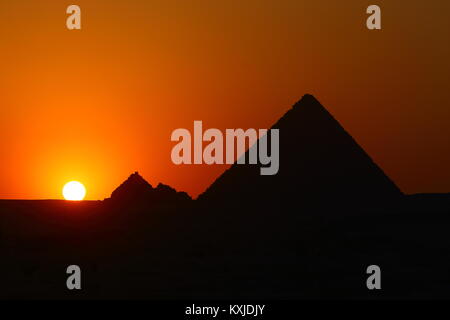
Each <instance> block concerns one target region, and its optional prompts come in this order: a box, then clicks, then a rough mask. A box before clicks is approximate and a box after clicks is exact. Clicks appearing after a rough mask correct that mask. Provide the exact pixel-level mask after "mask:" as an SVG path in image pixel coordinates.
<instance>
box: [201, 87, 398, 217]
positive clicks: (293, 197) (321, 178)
mask: <svg viewBox="0 0 450 320" xmlns="http://www.w3.org/2000/svg"><path fill="white" fill-rule="evenodd" d="M272 129H279V134H280V164H279V172H278V174H276V175H272V176H261V175H260V165H249V164H246V165H242V164H234V165H233V166H232V167H231V168H230V169H229V170H227V171H226V172H225V173H224V174H223V175H222V176H220V177H219V178H218V179H217V180H216V181H215V182H214V183H213V184H212V185H211V186H210V187H209V188H208V189H207V190H206V192H205V193H203V194H202V195H201V196H200V197H199V200H200V201H203V202H204V201H207V202H208V203H211V202H214V203H217V204H220V205H230V206H233V205H234V206H236V207H242V206H243V205H246V204H247V205H249V206H251V207H253V208H255V207H264V208H266V207H267V206H272V205H275V206H277V207H281V206H286V207H289V206H290V205H294V206H295V207H299V206H303V205H311V206H322V205H329V206H336V205H344V206H349V205H360V204H377V203H382V202H385V201H390V200H392V199H398V198H400V197H401V196H402V192H401V191H400V190H399V188H398V187H397V186H396V185H395V184H394V183H393V182H392V181H391V180H390V179H389V178H388V177H387V176H386V175H385V174H384V172H383V171H382V170H381V169H380V168H379V167H378V166H377V165H376V164H375V163H374V162H373V161H372V159H371V158H370V157H369V156H368V155H367V154H366V153H365V152H364V150H363V149H362V148H361V147H360V146H359V145H358V144H357V143H356V142H355V140H354V139H353V138H352V137H351V136H350V135H349V134H348V133H347V132H346V131H345V130H344V129H343V128H342V126H341V125H340V124H339V123H338V122H337V121H336V120H335V119H334V118H333V116H332V115H331V114H330V113H329V112H328V111H327V110H325V108H324V107H323V106H322V105H321V104H320V103H319V102H318V101H317V100H316V99H315V98H314V97H313V96H311V95H305V96H304V97H303V98H302V99H301V100H300V101H299V102H297V103H296V104H295V105H294V107H293V108H292V109H290V110H289V111H288V112H287V113H286V114H285V115H284V116H283V117H282V118H281V119H280V120H278V122H276V123H275V124H274V125H273V127H272ZM269 140H270V139H269ZM269 150H270V149H269ZM246 158H247V159H248V151H247V153H246ZM258 204H260V205H258Z"/></svg>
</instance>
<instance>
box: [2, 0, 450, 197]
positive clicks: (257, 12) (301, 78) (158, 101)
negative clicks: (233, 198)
mask: <svg viewBox="0 0 450 320" xmlns="http://www.w3.org/2000/svg"><path fill="white" fill-rule="evenodd" d="M374 3H376V4H378V5H379V6H380V7H381V8H382V27H383V30H382V31H369V30H367V28H366V27H365V19H366V17H367V15H366V14H365V9H366V7H367V6H368V5H370V4H374ZM70 4H78V5H79V6H80V7H81V9H82V30H81V31H69V30H67V29H66V24H65V20H66V17H67V15H66V14H65V10H66V8H67V6H68V5H70ZM448 12H450V2H444V1H437V0H435V1H418V0H417V1H407V2H403V1H402V2H400V1H381V0H376V1H359V0H358V1H357V0H352V1H349V0H347V1H335V0H315V1H302V0H293V1H283V0H272V1H264V0H245V1H242V0H240V1H237V0H227V1H207V0H204V1H195V0H194V1H187V0H186V1H180V0H178V1H168V0H161V1H144V0H141V1H138V0H127V1H119V0H115V1H111V0H110V1H106V0H95V1H94V0H89V1H82V0H74V1H70V2H69V1H57V0H44V1H35V0H14V1H13V0H8V1H7V0H5V1H1V2H0V38H1V39H2V41H1V43H0V48H1V50H0V136H1V140H0V150H1V158H0V176H1V182H0V198H32V199H35V198H61V197H62V195H61V189H62V186H63V185H64V183H65V182H67V181H69V180H79V181H81V182H83V183H84V184H85V185H86V187H87V189H88V194H87V198H88V199H103V198H104V197H107V196H109V195H110V193H111V191H112V190H113V189H114V188H115V187H116V186H117V185H118V184H120V182H122V181H123V180H124V179H126V178H127V177H128V175H129V174H131V173H132V172H134V171H136V170H139V172H140V173H141V174H142V175H143V176H144V177H145V178H146V179H147V180H148V181H149V182H150V183H152V184H153V185H156V184H157V183H158V182H163V183H166V184H169V185H171V186H173V187H175V188H177V189H179V190H184V191H187V192H188V193H189V194H191V195H193V196H196V195H198V193H199V192H202V191H203V190H204V189H205V188H206V187H207V186H208V185H209V184H210V183H211V182H212V181H213V180H214V179H215V178H216V177H217V176H218V175H219V174H220V173H221V172H222V171H223V170H224V169H225V168H226V167H225V166H211V167H206V166H193V165H191V166H175V165H173V164H172V163H171V160H170V150H171V148H172V146H173V145H174V143H172V142H171V141H170V134H171V132H172V131H173V130H174V129H176V128H180V127H183V128H189V129H190V128H192V125H193V121H194V120H202V121H203V125H204V127H205V128H210V127H215V128H219V129H225V128H237V127H242V128H249V127H252V128H267V127H270V125H271V124H273V123H274V122H275V121H276V120H277V119H278V118H279V117H280V116H281V115H282V114H284V112H286V111H287V109H288V108H290V106H291V105H292V104H293V103H295V102H296V100H298V99H299V98H300V97H301V96H302V95H303V94H304V93H312V94H314V95H315V96H316V97H317V98H318V99H319V100H320V101H321V102H322V104H323V105H324V106H325V107H326V108H327V109H328V110H329V111H330V112H331V113H332V114H333V115H334V116H335V117H336V118H337V119H338V120H339V121H340V122H341V124H342V125H343V126H344V127H345V128H346V129H347V130H348V131H349V132H350V133H351V134H352V135H353V136H354V137H355V139H356V140H357V141H358V142H359V143H360V144H361V145H362V146H363V147H364V148H365V150H366V151H367V152H368V153H369V154H370V155H371V156H372V158H373V159H374V160H375V161H376V162H377V163H378V164H379V165H380V166H381V167H382V168H383V169H384V170H385V172H386V173H387V174H388V175H389V176H390V177H392V178H393V179H394V180H395V182H396V183H397V184H398V185H399V187H400V188H401V189H402V190H403V191H405V192H407V193H414V192H450V169H449V164H450V148H449V146H450V85H449V79H450V61H449V57H450V52H449V51H450V50H449V49H450V44H449V41H448V36H449V32H450V19H449V18H448ZM282 165H283V164H282V162H281V163H280V166H282Z"/></svg>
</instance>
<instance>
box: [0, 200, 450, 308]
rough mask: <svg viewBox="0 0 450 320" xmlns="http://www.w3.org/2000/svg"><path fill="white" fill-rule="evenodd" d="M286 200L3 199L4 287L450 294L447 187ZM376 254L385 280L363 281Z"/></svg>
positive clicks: (9, 290) (56, 291)
mask: <svg viewBox="0 0 450 320" xmlns="http://www.w3.org/2000/svg"><path fill="white" fill-rule="evenodd" d="M286 210H292V211H290V212H286V211H284V212H283V211H279V212H277V211H272V210H268V212H257V214H258V215H259V216H260V218H259V220H253V219H245V217H243V218H242V219H227V218H225V217H226V215H224V214H223V213H224V212H213V211H211V210H201V209H199V208H198V205H197V204H196V202H195V201H193V202H190V203H187V204H186V206H185V207H184V208H178V209H174V208H171V207H170V206H167V207H159V208H153V209H151V210H149V211H147V210H145V209H144V208H142V207H140V208H134V209H132V208H128V209H127V210H122V209H121V208H118V207H117V206H115V205H114V206H112V205H111V204H109V203H108V202H107V201H106V202H87V201H86V202H66V201H0V226H1V229H0V234H1V240H0V241H1V242H0V243H1V249H0V253H1V257H2V263H1V265H0V271H1V274H2V279H3V280H2V285H1V290H0V297H1V298H32V299H44V298H144V299H176V298H205V299H208V298H275V299H276V298H283V299H284V298H449V297H450V293H449V291H448V285H449V281H450V279H449V272H448V270H450V259H449V258H450V257H449V250H448V249H449V248H450V240H449V239H450V237H449V236H448V226H449V224H450V218H449V217H450V196H449V195H431V194H430V195H414V196H405V198H404V199H402V200H400V201H399V202H398V203H396V204H392V205H391V206H389V207H386V208H366V209H358V210H357V209H352V210H351V212H350V211H347V212H345V214H343V213H342V212H338V211H335V210H333V209H332V208H329V209H324V208H322V209H321V210H320V211H318V210H315V209H314V208H309V209H303V210H295V209H286ZM244 213H247V214H248V215H250V216H253V214H254V213H252V212H248V211H246V212H244V211H243V212H242V216H244ZM287 213H288V214H287ZM213 215H215V216H221V217H223V218H222V219H217V218H214V219H212V218H210V216H213ZM274 217H279V218H282V217H284V218H285V219H282V220H281V221H280V220H276V219H275V218H274ZM276 221H278V222H276ZM71 264H76V265H79V266H80V267H81V269H82V290H80V291H76V290H75V291H69V290H68V289H67V288H66V278H67V276H68V275H67V274H66V268H67V266H69V265H71ZM371 264H376V265H378V266H380V267H381V271H382V290H380V291H369V290H367V288H366V279H367V277H368V275H367V274H366V268H367V266H369V265H371Z"/></svg>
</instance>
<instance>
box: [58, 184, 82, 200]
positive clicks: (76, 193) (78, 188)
mask: <svg viewBox="0 0 450 320" xmlns="http://www.w3.org/2000/svg"><path fill="white" fill-rule="evenodd" d="M62 192H63V196H64V199H66V200H72V201H79V200H83V199H84V196H85V195H86V188H85V187H84V186H83V184H82V183H80V182H78V181H70V182H67V183H66V184H65V186H64V188H63V191H62Z"/></svg>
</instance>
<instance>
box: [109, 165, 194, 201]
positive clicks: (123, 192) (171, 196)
mask: <svg viewBox="0 0 450 320" xmlns="http://www.w3.org/2000/svg"><path fill="white" fill-rule="evenodd" d="M110 200H113V201H115V202H121V203H124V204H129V203H130V202H131V203H132V202H138V203H139V202H147V203H149V204H153V205H155V204H160V203H162V202H176V201H187V200H191V198H190V197H189V195H188V194H187V193H185V192H177V191H176V190H175V189H173V188H172V187H170V186H168V185H165V184H162V183H159V184H158V186H157V187H156V188H153V187H152V185H151V184H150V183H148V182H147V181H146V180H145V179H144V178H143V177H142V176H141V175H140V174H139V173H138V172H137V171H136V172H134V173H133V174H132V175H130V176H129V177H128V179H127V180H125V181H124V182H123V183H122V184H121V185H120V186H118V187H117V188H116V189H115V190H114V191H113V192H112V193H111V198H110Z"/></svg>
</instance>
